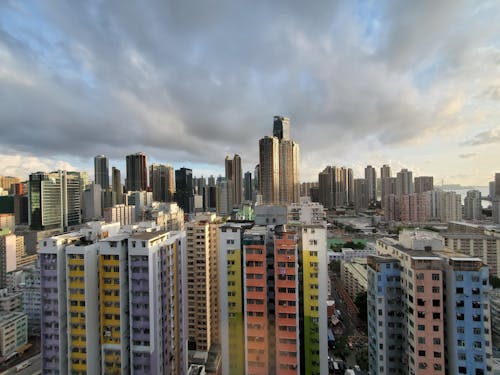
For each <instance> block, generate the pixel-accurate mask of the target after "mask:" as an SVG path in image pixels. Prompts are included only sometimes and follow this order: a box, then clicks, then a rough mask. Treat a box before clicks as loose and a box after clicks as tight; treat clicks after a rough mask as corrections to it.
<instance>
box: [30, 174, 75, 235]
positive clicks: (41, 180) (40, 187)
mask: <svg viewBox="0 0 500 375" xmlns="http://www.w3.org/2000/svg"><path fill="white" fill-rule="evenodd" d="M81 192H82V189H81V179H80V173H79V172H67V171H56V172H51V173H44V172H37V173H32V174H31V175H30V177H29V210H30V212H29V222H30V227H31V229H34V230H45V229H56V228H61V229H66V228H67V227H68V226H72V225H78V224H80V223H81V222H82V218H81V208H82V207H81V196H82V194H81Z"/></svg>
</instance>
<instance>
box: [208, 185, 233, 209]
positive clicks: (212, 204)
mask: <svg viewBox="0 0 500 375" xmlns="http://www.w3.org/2000/svg"><path fill="white" fill-rule="evenodd" d="M226 209H227V208H226ZM203 210H204V211H205V212H214V211H217V186H211V185H207V186H205V187H204V188H203Z"/></svg>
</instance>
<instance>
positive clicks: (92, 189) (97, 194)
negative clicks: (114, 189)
mask: <svg viewBox="0 0 500 375" xmlns="http://www.w3.org/2000/svg"><path fill="white" fill-rule="evenodd" d="M102 193H103V191H102V188H101V186H100V185H99V184H94V183H92V184H90V185H88V186H87V188H86V189H85V191H84V192H83V202H82V214H83V221H92V220H99V219H101V218H102V201H101V198H102ZM108 193H109V192H108Z"/></svg>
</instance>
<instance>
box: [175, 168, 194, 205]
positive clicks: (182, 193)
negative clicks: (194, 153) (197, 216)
mask: <svg viewBox="0 0 500 375" xmlns="http://www.w3.org/2000/svg"><path fill="white" fill-rule="evenodd" d="M175 201H176V202H177V204H178V205H179V207H180V208H182V209H183V210H184V212H185V213H186V214H189V213H192V212H193V211H194V192H193V171H192V170H191V169H189V168H184V167H183V168H181V169H176V171H175Z"/></svg>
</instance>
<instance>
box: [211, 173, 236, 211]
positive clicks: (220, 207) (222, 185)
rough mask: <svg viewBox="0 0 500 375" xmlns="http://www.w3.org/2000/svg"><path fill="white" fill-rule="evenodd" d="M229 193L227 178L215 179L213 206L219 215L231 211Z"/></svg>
mask: <svg viewBox="0 0 500 375" xmlns="http://www.w3.org/2000/svg"><path fill="white" fill-rule="evenodd" d="M230 195H231V188H230V182H228V180H227V178H224V177H221V178H220V179H217V187H216V197H215V199H216V201H215V208H216V212H217V215H219V216H229V215H231V213H232V212H233V210H232V207H230V206H229V202H230V198H229V197H230Z"/></svg>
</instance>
